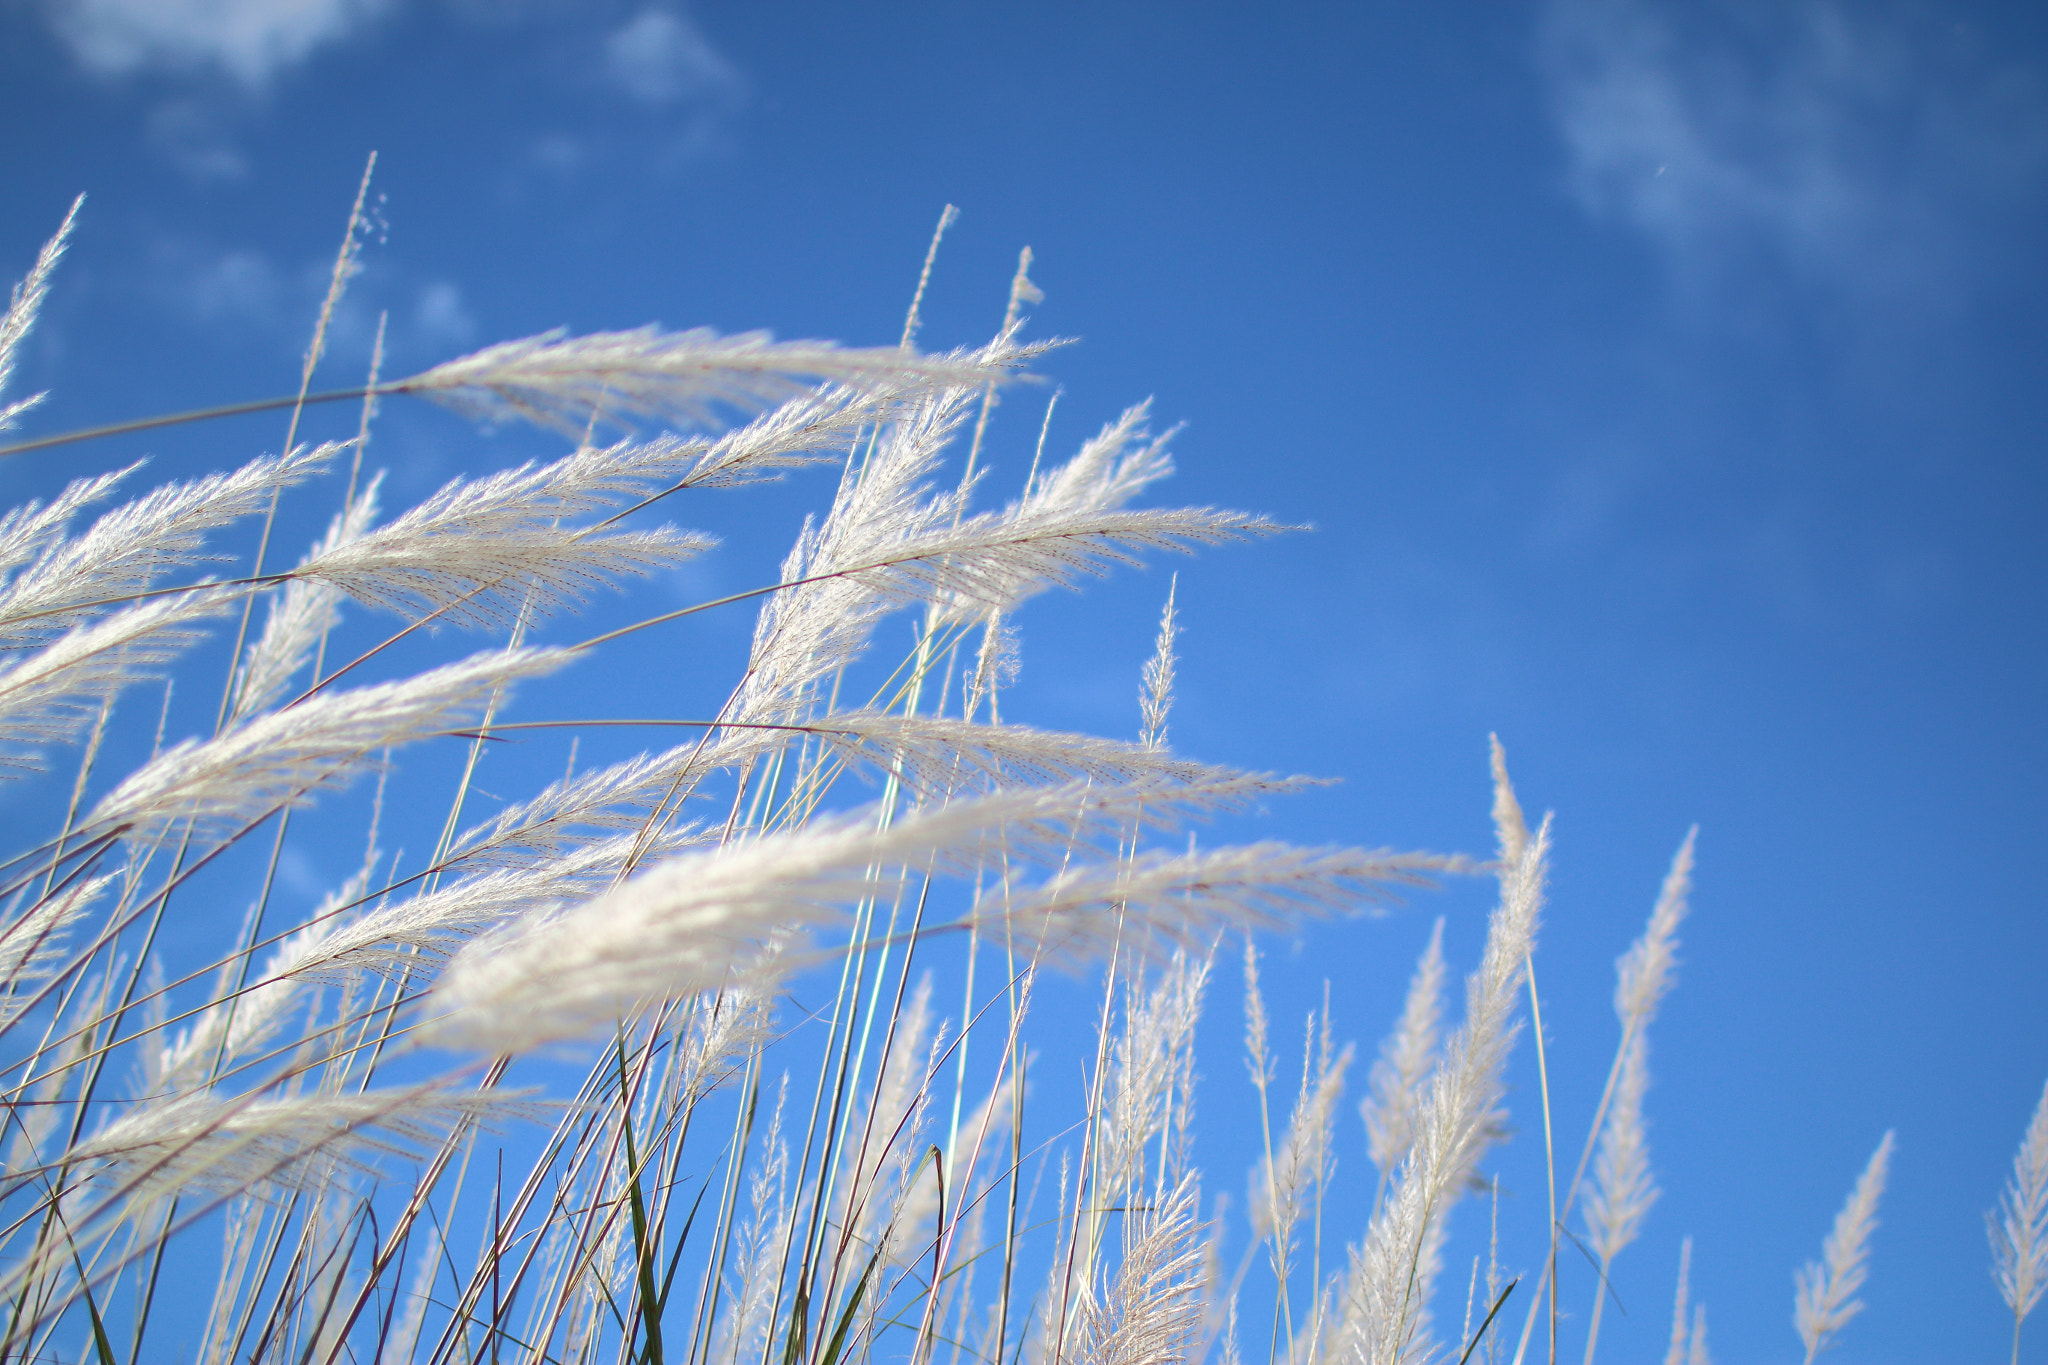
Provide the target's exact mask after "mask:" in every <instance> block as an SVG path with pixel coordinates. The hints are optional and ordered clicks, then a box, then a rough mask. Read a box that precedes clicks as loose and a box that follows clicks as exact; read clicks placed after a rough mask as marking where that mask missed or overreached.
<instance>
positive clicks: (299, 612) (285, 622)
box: [229, 473, 384, 720]
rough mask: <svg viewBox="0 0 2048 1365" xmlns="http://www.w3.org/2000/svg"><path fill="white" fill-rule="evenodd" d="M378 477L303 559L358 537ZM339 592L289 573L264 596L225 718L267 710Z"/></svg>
mask: <svg viewBox="0 0 2048 1365" xmlns="http://www.w3.org/2000/svg"><path fill="white" fill-rule="evenodd" d="M383 479H384V476H383V475H382V474H381V473H380V474H377V475H375V476H373V477H372V478H371V479H370V481H369V483H368V484H367V485H365V486H364V488H363V490H362V492H360V493H358V494H357V495H356V498H355V501H353V502H351V503H350V504H349V505H348V506H347V507H344V508H343V509H342V510H341V511H340V512H339V513H337V514H336V516H335V518H334V520H333V521H332V522H331V523H330V524H329V525H328V527H327V534H326V535H325V536H324V537H322V538H321V540H320V543H319V544H317V545H315V546H314V547H313V548H312V550H311V552H310V553H309V554H308V556H307V558H308V559H309V560H310V559H318V558H319V557H320V556H321V555H322V554H327V553H332V552H333V551H335V550H337V549H339V548H340V547H341V546H343V545H346V544H348V543H350V542H351V541H355V540H359V539H361V538H362V536H363V535H364V533H366V532H367V531H368V530H369V529H370V523H371V522H373V521H375V520H376V519H377V490H378V488H379V486H380V485H381V484H382V483H383ZM341 597H342V594H341V591H340V589H338V588H336V587H335V586H333V585H332V584H330V583H324V582H321V581H319V580H317V579H312V578H304V577H295V578H293V579H292V580H291V581H290V582H288V583H286V584H285V585H284V588H283V589H282V590H281V591H280V592H279V593H278V594H277V595H276V596H274V597H272V598H271V599H270V614H269V616H267V617H266V618H265V619H264V622H263V634H262V635H260V636H258V637H257V640H256V643H255V644H253V645H250V646H249V649H248V653H247V654H246V655H245V656H244V658H243V661H242V669H241V676H240V677H239V678H238V679H237V682H236V688H235V705H234V709H233V711H232V712H230V713H229V719H231V720H242V719H245V718H246V717H249V716H253V715H255V714H256V713H257V712H259V711H267V710H269V709H270V708H271V706H273V705H274V704H275V703H276V702H277V700H278V698H279V697H281V696H283V695H284V689H285V688H286V687H287V686H289V685H290V683H291V680H292V677H293V675H295V674H296V673H297V672H298V671H299V669H300V668H302V667H304V666H305V662H306V660H307V658H308V657H309V656H310V655H311V654H312V653H313V651H314V649H315V648H317V647H318V645H319V643H320V641H321V640H323V639H324V638H326V635H327V632H329V631H330V630H333V629H334V627H335V626H336V625H337V624H339V622H340V621H341Z"/></svg>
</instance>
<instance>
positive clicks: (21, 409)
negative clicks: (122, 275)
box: [0, 194, 85, 431]
mask: <svg viewBox="0 0 2048 1365" xmlns="http://www.w3.org/2000/svg"><path fill="white" fill-rule="evenodd" d="M84 203H85V196H84V195H82V194H81V195H79V196H78V197H77V198H76V199H74V200H72V201H71V211H70V212H69V213H67V214H65V215H64V221H63V222H62V223H60V224H58V226H57V231H56V234H55V235H54V236H52V237H51V238H50V240H49V241H47V242H45V243H43V249H42V250H41V251H39V252H37V253H36V263H35V264H34V265H33V266H30V267H29V272H28V274H27V275H25V276H23V277H22V280H21V283H19V284H17V285H15V286H14V297H13V298H12V300H10V302H9V303H8V306H7V316H6V317H4V318H0V393H6V392H7V382H8V381H9V380H10V379H12V378H14V367H15V365H16V363H18V361H19V360H20V354H19V353H20V351H21V343H22V342H23V341H25V340H26V339H27V338H28V334H29V330H30V329H31V328H33V327H34V326H35V325H36V314H38V313H40V312H41V311H42V307H43V297H44V295H46V294H48V293H49V292H50V276H51V275H52V274H53V273H55V271H56V269H57V262H58V261H59V260H61V259H62V258H63V256H64V247H65V244H66V243H68V242H69V241H70V240H71V225H72V224H73V223H75V222H77V221H78V209H79V206H80V205H82V204H84ZM44 397H45V395H43V394H40V393H36V394H30V395H29V396H28V397H27V398H21V399H17V400H16V401H14V402H13V403H10V404H8V405H7V406H6V407H4V408H0V431H5V430H7V429H8V428H9V427H11V426H13V425H14V424H15V419H17V418H19V417H20V416H21V415H22V414H23V413H25V412H27V411H28V410H29V409H30V408H33V407H34V406H35V405H36V404H38V403H40V402H42V401H43V399H44Z"/></svg>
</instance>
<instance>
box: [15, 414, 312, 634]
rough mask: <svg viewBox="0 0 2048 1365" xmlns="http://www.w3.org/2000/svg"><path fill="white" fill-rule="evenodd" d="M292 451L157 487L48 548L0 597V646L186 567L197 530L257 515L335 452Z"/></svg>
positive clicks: (199, 538) (199, 537)
mask: <svg viewBox="0 0 2048 1365" xmlns="http://www.w3.org/2000/svg"><path fill="white" fill-rule="evenodd" d="M341 448H342V446H341V445H340V444H339V443H332V442H330V443H329V444H327V445H322V446H311V447H309V446H300V447H298V448H297V449H295V450H291V451H288V452H286V453H285V454H283V455H267V456H264V457H262V458H261V459H256V460H251V461H250V462H249V463H247V464H245V465H243V466H242V467H241V468H239V469H236V470H232V471H230V472H228V473H225V474H208V475H206V476H205V477H204V478H198V479H191V480H188V481H186V482H184V483H172V484H165V485H164V486H163V487H161V488H157V489H153V490H152V491H150V492H148V493H146V494H144V495H143V496H142V497H139V498H137V499H135V500H134V501H133V502H128V503H123V504H122V505H121V506H119V507H116V508H114V509H113V510H112V511H111V512H107V513H105V514H103V515H102V516H100V517H99V518H98V519H97V520H96V521H94V522H93V524H92V525H91V526H89V527H87V528H86V529H85V530H84V531H82V532H80V533H79V534H78V535H76V536H73V537H70V538H69V539H66V540H63V541H60V542H58V543H56V544H54V545H51V546H49V547H48V548H47V549H45V550H44V551H43V552H42V553H41V554H39V555H38V556H37V557H36V560H35V562H34V563H33V564H30V565H29V566H28V567H27V568H25V569H23V570H22V571H21V572H20V573H18V574H16V575H15V577H14V579H13V581H12V582H10V583H9V584H8V585H7V587H6V589H5V590H4V591H0V646H10V647H11V646H19V645H22V644H29V643H34V642H35V641H38V640H42V639H46V638H48V637H49V636H50V635H53V634H55V633H56V632H57V631H59V630H61V629H63V628H65V627H66V626H70V625H73V624H76V623H77V622H79V621H82V620H84V619H86V618H87V617H90V616H92V615H95V614H97V613H98V612H99V611H100V610H102V609H103V607H102V604H104V603H106V602H108V601H109V600H110V599H119V598H123V597H128V596H131V595H133V594H135V593H138V592H141V591H142V590H143V589H145V588H147V587H148V586H149V585H150V584H151V583H152V582H154V581H155V580H156V579H157V578H158V577H159V576H160V575H162V574H165V573H168V572H170V571H171V570H174V569H180V568H185V567H187V566H189V565H191V564H192V563H193V562H194V561H195V560H196V559H197V558H198V555H199V549H200V546H201V545H202V544H204V542H205V538H206V533H207V532H209V531H212V530H215V529H217V528H219V527H222V526H225V525H227V524H228V523H229V522H231V521H237V520H239V519H241V518H242V517H245V516H249V515H251V514H254V513H258V512H261V511H263V510H264V509H265V508H266V507H268V506H269V504H270V500H271V498H272V497H273V496H275V495H276V494H277V493H278V492H279V491H280V490H282V489H285V488H289V487H291V486H292V485H293V484H295V483H300V482H302V481H304V480H305V479H307V478H310V477H311V476H312V475H313V474H315V473H317V472H318V471H319V470H320V468H321V467H322V466H323V465H325V464H326V463H327V461H328V460H329V459H330V458H332V456H333V455H334V453H335V452H336V451H338V450H340V449H341Z"/></svg>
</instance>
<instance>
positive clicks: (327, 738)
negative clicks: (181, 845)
mask: <svg viewBox="0 0 2048 1365" xmlns="http://www.w3.org/2000/svg"><path fill="white" fill-rule="evenodd" d="M575 657H577V654H576V651H574V650H569V649H512V650H494V651H490V652H488V653H484V654H476V655H472V656H471V657H469V658H467V659H464V660H462V661H460V662H459V663H452V664H445V665H443V666H442V667H440V668H436V669H430V670H429V671H427V672H425V673H421V674H418V675H416V676H414V677H411V678H404V679H400V680H399V681H397V682H388V683H379V684H376V685H375V686H372V687H359V688H356V689H354V690H351V691H342V692H326V693H321V694H320V695H318V696H315V697H312V698H310V699H309V700H307V701H303V702H300V703H299V704H297V705H295V706H288V707H286V708H285V709H284V710H282V711H272V712H268V713H266V714H264V715H261V716H257V717H255V718H254V719H251V720H247V721H244V722H243V723H242V724H240V725H237V726H234V727H232V728H231V729H228V730H226V731H223V732H222V733H221V734H220V735H218V736H216V737H215V738H213V739H210V740H186V741H185V742H183V743H182V744H178V745H175V746H174V747H172V748H170V749H168V750H166V751H164V752H163V753H162V754H160V755H158V756H157V757H156V758H155V759H153V760H151V761H150V762H149V763H147V764H145V765H144V766H143V767H141V768H139V769H137V770H136V771H135V772H133V773H131V774H129V775H128V777H127V778H126V779H124V780H123V781H122V782H121V784H120V785H119V786H117V787H115V788H114V790H112V791H110V792H108V793H107V794H106V796H104V797H103V798H101V800H100V803H99V804H98V805H97V806H95V807H94V808H93V811H92V814H91V816H90V817H88V819H87V820H86V822H85V827H86V828H87V829H89V830H91V831H93V832H95V833H109V832H115V831H118V832H120V833H122V834H125V835H127V836H128V837H130V838H142V839H147V838H150V837H152V836H153V835H154V834H155V833H156V832H158V831H160V830H162V829H163V828H165V827H166V825H167V824H168V822H170V821H172V820H176V819H179V818H181V817H183V818H189V819H192V820H196V821H199V822H201V823H202V824H203V825H206V826H210V827H215V828H218V827H223V826H233V825H237V824H239V823H241V822H242V821H244V820H247V819H248V818H249V817H251V816H252V815H257V814H261V813H263V812H266V811H269V810H273V809H275V808H277V807H280V806H284V805H289V804H293V803H296V802H299V801H303V800H304V799H305V798H306V796H307V795H308V794H309V793H310V792H312V791H313V790H314V789H315V788H316V787H321V786H326V785H329V784H332V783H335V782H339V781H343V780H345V779H346V778H347V777H349V776H350V775H352V774H353V773H355V772H356V771H357V770H358V769H360V768H362V767H364V766H365V765H367V764H369V763H371V762H372V761H374V758H375V755H377V754H378V753H379V752H381V751H382V750H384V749H387V748H395V747H397V746H398V745H401V744H406V743H410V742H411V741H413V740H417V739H422V738H424V737H426V736H429V735H433V734H437V733H440V732H442V731H446V730H448V729H449V728H450V727H452V726H455V725H457V724H460V723H461V722H462V721H464V720H466V719H467V718H469V717H470V716H471V715H473V714H474V713H475V711H476V710H477V709H478V708H479V707H481V706H482V705H483V703H484V702H485V701H487V700H488V699H489V698H490V697H491V696H493V695H494V694H496V693H498V692H499V691H500V690H502V689H503V688H505V687H508V686H509V685H511V684H512V683H514V682H517V681H519V680H520V679H522V678H532V677H538V676H540V675H541V674H544V673H551V672H553V671H554V670H555V669H557V668H560V667H562V666H563V665H564V664H566V663H568V662H569V661H570V660H571V659H574V658H575Z"/></svg>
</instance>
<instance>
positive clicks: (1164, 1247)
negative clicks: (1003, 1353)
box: [1079, 1172, 1205, 1365]
mask: <svg viewBox="0 0 2048 1365" xmlns="http://www.w3.org/2000/svg"><path fill="white" fill-rule="evenodd" d="M1200 1198H1201V1187H1200V1185H1199V1183H1198V1182H1197V1181H1196V1179H1195V1176H1194V1174H1193V1173H1192V1172H1188V1173H1185V1174H1183V1175H1182V1176H1181V1177H1180V1179H1179V1181H1178V1182H1177V1183H1176V1184H1175V1185H1174V1186H1173V1188H1172V1189H1170V1190H1169V1191H1167V1192H1166V1195H1165V1198H1164V1199H1162V1200H1160V1201H1159V1202H1158V1203H1156V1204H1153V1205H1150V1206H1147V1207H1144V1208H1141V1209H1136V1210H1133V1211H1132V1212H1130V1213H1129V1214H1127V1215H1125V1232H1124V1249H1123V1258H1122V1260H1121V1261H1120V1262H1119V1264H1118V1266H1117V1268H1116V1270H1115V1272H1114V1273H1113V1274H1112V1275H1111V1276H1110V1278H1109V1282H1108V1284H1107V1285H1105V1286H1104V1287H1103V1290H1102V1291H1101V1292H1100V1293H1098V1294H1095V1295H1092V1296H1090V1298H1091V1301H1090V1302H1089V1303H1088V1304H1087V1305H1086V1307H1085V1309H1084V1311H1083V1314H1082V1328H1081V1348H1080V1352H1079V1359H1080V1360H1081V1361H1082V1362H1084V1365H1179V1363H1180V1362H1182V1361H1185V1360H1187V1359H1188V1358H1189V1357H1190V1355H1191V1348H1192V1346H1193V1344H1194V1342H1195V1340H1196V1338H1197V1337H1198V1336H1199V1334H1200V1332H1201V1327H1202V1321H1203V1314H1204V1311H1205V1305H1204V1304H1203V1302H1202V1298H1201V1293H1200V1290H1201V1270H1202V1251H1203V1239H1202V1236H1201V1225H1200V1223H1199V1222H1197V1220H1196V1216H1195V1215H1196V1206H1197V1204H1198V1202H1199V1200H1200Z"/></svg>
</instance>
